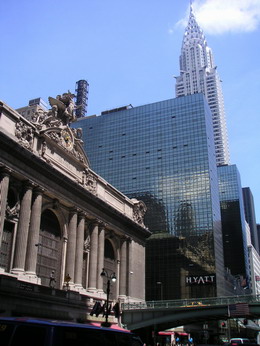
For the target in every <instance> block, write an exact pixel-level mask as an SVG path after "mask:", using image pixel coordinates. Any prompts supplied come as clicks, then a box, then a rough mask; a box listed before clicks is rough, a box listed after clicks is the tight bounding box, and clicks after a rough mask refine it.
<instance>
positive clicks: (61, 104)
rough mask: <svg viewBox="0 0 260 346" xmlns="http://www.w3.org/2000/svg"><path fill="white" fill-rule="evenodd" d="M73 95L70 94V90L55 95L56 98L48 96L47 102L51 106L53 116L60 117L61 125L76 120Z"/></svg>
mask: <svg viewBox="0 0 260 346" xmlns="http://www.w3.org/2000/svg"><path fill="white" fill-rule="evenodd" d="M74 97H75V95H74V94H71V92H70V91H68V92H67V93H64V94H62V95H57V97H56V99H55V98H53V97H49V102H50V105H51V106H52V110H51V112H52V114H53V115H54V117H57V118H59V119H61V121H62V123H63V125H68V124H69V123H71V122H73V121H75V120H76V116H75V108H76V105H75V102H74V100H73V99H74Z"/></svg>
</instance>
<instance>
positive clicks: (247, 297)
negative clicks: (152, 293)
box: [121, 294, 260, 311]
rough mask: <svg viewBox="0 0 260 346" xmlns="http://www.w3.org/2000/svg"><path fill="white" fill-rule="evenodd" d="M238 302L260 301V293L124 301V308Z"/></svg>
mask: <svg viewBox="0 0 260 346" xmlns="http://www.w3.org/2000/svg"><path fill="white" fill-rule="evenodd" d="M237 303H248V304H249V303H259V304H260V294H258V295H243V296H230V297H214V298H193V299H183V300H182V299H178V300H158V301H147V302H138V303H123V304H122V305H121V308H122V310H124V311H126V310H142V309H146V310H149V309H172V308H181V307H204V306H216V305H230V304H237Z"/></svg>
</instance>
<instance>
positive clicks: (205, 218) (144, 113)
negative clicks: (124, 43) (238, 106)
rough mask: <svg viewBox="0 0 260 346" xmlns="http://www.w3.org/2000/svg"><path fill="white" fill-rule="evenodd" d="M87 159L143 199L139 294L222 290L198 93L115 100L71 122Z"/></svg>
mask: <svg viewBox="0 0 260 346" xmlns="http://www.w3.org/2000/svg"><path fill="white" fill-rule="evenodd" d="M73 126H74V127H79V128H82V130H83V138H82V139H83V142H84V146H85V150H86V153H87V156H88V158H89V160H90V166H91V167H92V169H94V170H95V172H97V173H98V174H100V175H101V176H102V177H104V178H105V179H106V180H107V181H108V182H109V183H111V184H112V185H113V186H115V187H116V188H117V189H118V190H120V191H122V192H123V193H125V194H126V195H127V196H129V197H130V198H138V199H141V200H143V201H144V202H145V203H146V206H147V213H146V216H145V224H146V225H147V226H148V227H149V229H150V231H152V232H153V236H152V237H151V238H150V240H149V241H148V243H147V259H146V268H147V272H146V291H147V296H146V299H148V300H150V299H159V296H158V287H159V285H156V283H157V282H158V283H159V282H160V283H161V286H160V293H161V295H163V299H178V298H189V297H202V296H205V297H206V296H216V295H224V294H225V288H224V286H225V282H224V260H223V247H222V232H221V216H220V203H219V193H218V176H217V167H216V156H215V149H214V135H213V128H212V120H211V111H210V109H209V106H208V104H207V102H206V101H205V97H204V95H203V94H194V95H189V96H186V97H181V98H176V99H170V100H165V101H161V102H156V103H152V104H147V105H143V106H139V107H132V106H127V107H122V108H120V109H115V110H111V111H106V112H102V114H101V115H100V116H89V117H86V118H82V119H79V120H78V121H77V122H76V123H74V124H73Z"/></svg>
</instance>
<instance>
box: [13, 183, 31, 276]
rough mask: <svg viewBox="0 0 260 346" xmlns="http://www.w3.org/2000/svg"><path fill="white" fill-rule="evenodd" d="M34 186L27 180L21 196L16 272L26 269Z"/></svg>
mask: <svg viewBox="0 0 260 346" xmlns="http://www.w3.org/2000/svg"><path fill="white" fill-rule="evenodd" d="M32 188H33V187H32V184H30V183H29V182H27V184H26V185H25V191H24V193H23V196H22V198H21V208H20V215H19V222H18V228H17V235H16V244H15V245H16V246H15V253H14V263H13V269H12V273H15V274H19V273H23V272H24V269H25V257H26V249H27V240H28V230H29V223H30V216H31V203H32Z"/></svg>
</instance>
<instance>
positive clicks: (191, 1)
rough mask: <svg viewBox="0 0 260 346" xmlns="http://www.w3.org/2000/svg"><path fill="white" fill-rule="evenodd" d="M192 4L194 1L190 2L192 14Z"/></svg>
mask: <svg viewBox="0 0 260 346" xmlns="http://www.w3.org/2000/svg"><path fill="white" fill-rule="evenodd" d="M192 3H193V0H190V12H192Z"/></svg>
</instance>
